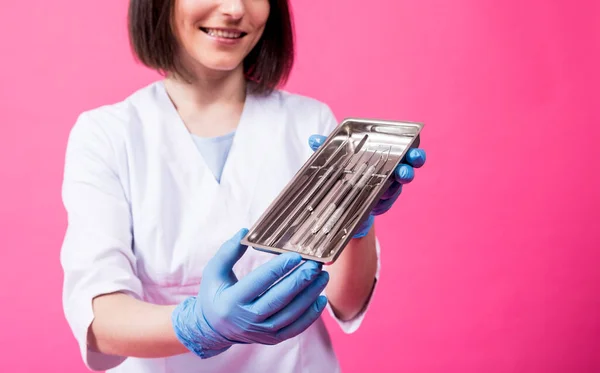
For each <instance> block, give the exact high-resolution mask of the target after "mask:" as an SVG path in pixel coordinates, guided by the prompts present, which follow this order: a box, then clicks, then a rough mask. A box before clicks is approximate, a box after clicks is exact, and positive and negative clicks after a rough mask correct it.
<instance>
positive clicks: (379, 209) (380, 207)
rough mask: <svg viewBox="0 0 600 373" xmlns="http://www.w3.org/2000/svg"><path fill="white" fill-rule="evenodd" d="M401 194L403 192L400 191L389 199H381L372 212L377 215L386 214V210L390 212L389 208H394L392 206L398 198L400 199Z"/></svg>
mask: <svg viewBox="0 0 600 373" xmlns="http://www.w3.org/2000/svg"><path fill="white" fill-rule="evenodd" d="M400 194H401V193H400V192H398V193H397V194H396V195H395V196H392V197H391V198H389V199H382V200H379V202H377V204H376V205H375V207H374V208H373V210H372V211H371V214H372V215H375V216H377V215H381V214H385V213H386V212H388V211H389V209H391V208H392V206H393V205H394V203H395V202H396V200H397V199H398V197H399V196H400Z"/></svg>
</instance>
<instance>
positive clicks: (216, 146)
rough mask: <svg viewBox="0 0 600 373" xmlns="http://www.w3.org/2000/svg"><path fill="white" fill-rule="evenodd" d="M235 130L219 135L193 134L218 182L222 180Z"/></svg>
mask: <svg viewBox="0 0 600 373" xmlns="http://www.w3.org/2000/svg"><path fill="white" fill-rule="evenodd" d="M234 135H235V132H231V133H228V134H227V135H223V136H217V137H200V136H196V135H194V134H192V138H193V139H194V142H195V143H196V147H197V148H198V151H200V153H201V154H202V157H203V158H204V161H205V162H206V165H207V166H208V168H210V170H211V171H212V173H213V175H214V176H215V179H216V180H217V182H221V174H222V173H223V167H224V166H225V162H226V161H227V156H228V155H229V149H231V144H232V142H233V136H234Z"/></svg>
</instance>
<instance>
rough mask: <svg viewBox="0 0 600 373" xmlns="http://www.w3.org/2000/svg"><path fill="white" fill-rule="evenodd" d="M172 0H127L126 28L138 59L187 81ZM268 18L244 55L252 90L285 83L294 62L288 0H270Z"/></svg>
mask: <svg viewBox="0 0 600 373" xmlns="http://www.w3.org/2000/svg"><path fill="white" fill-rule="evenodd" d="M174 4H175V0H130V1H129V12H128V31H129V41H130V44H131V48H132V50H133V53H134V55H135V57H136V58H137V60H139V61H140V62H141V63H142V64H144V65H145V66H147V67H149V68H152V69H154V70H157V71H159V72H160V73H162V74H165V73H172V74H175V75H177V76H178V77H180V78H183V79H185V80H186V81H188V82H191V81H193V79H194V76H193V75H192V74H191V73H190V72H189V71H186V69H185V68H184V66H182V64H181V62H180V61H179V58H177V53H178V48H179V46H178V41H177V39H176V37H175V34H174V33H173V29H172V27H171V25H172V23H171V22H172V18H173V9H174ZM269 5H270V8H271V9H270V12H269V18H268V19H267V23H266V25H265V29H264V32H263V35H262V37H261V39H260V40H259V41H258V43H257V44H256V46H255V47H254V49H252V51H250V53H249V54H248V56H246V58H245V59H244V62H243V64H244V74H245V76H246V79H248V80H249V81H251V82H253V83H255V84H253V85H252V87H251V90H252V91H253V93H258V94H268V93H270V92H271V91H272V90H274V89H275V88H277V87H278V86H279V85H281V84H284V83H285V82H286V81H287V79H288V77H289V74H290V71H291V70H292V66H293V64H294V35H293V26H292V20H291V15H290V9H289V8H290V7H289V4H288V0H269Z"/></svg>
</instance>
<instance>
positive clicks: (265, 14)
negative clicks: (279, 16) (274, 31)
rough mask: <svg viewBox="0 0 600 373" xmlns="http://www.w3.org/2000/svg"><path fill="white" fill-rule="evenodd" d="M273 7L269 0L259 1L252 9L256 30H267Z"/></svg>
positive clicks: (252, 20) (252, 18)
mask: <svg viewBox="0 0 600 373" xmlns="http://www.w3.org/2000/svg"><path fill="white" fill-rule="evenodd" d="M270 11H271V6H270V5H269V1H268V0H257V1H255V4H254V6H253V7H252V9H250V12H249V13H250V14H249V15H250V19H251V22H252V24H253V26H254V27H255V28H256V29H259V30H262V29H264V28H265V25H266V23H267V19H268V18H269V13H270Z"/></svg>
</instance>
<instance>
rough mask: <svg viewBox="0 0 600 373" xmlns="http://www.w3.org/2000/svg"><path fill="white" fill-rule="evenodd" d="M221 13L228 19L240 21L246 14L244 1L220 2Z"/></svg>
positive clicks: (224, 0) (227, 0)
mask: <svg viewBox="0 0 600 373" xmlns="http://www.w3.org/2000/svg"><path fill="white" fill-rule="evenodd" d="M221 11H222V12H223V14H224V15H226V16H228V17H230V18H233V19H236V20H237V19H240V18H242V17H243V16H244V13H245V12H246V9H245V7H244V0H222V1H221Z"/></svg>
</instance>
